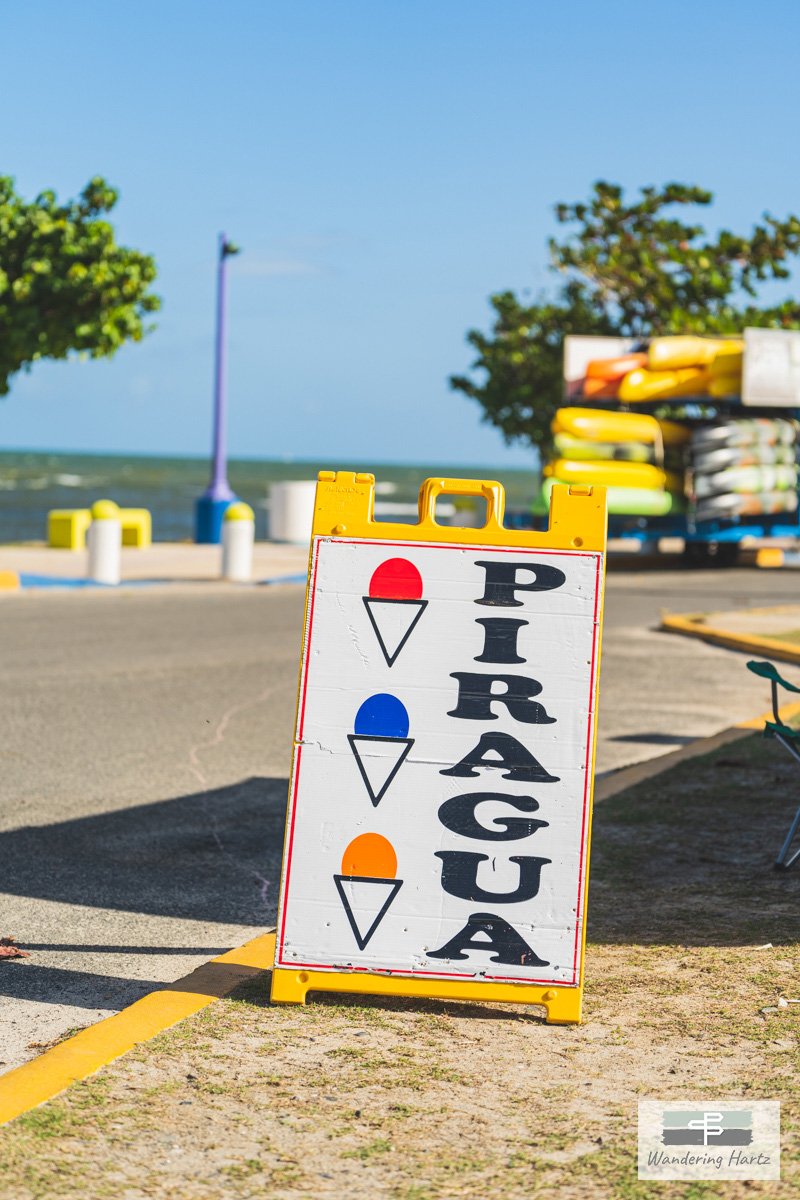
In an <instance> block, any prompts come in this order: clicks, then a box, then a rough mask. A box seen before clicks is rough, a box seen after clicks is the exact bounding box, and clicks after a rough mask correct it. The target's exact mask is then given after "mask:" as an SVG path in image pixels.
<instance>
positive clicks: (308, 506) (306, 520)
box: [269, 479, 317, 546]
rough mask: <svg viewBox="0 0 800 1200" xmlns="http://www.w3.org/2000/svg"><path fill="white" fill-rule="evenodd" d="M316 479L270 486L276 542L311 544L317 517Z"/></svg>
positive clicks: (271, 533)
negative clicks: (314, 521)
mask: <svg viewBox="0 0 800 1200" xmlns="http://www.w3.org/2000/svg"><path fill="white" fill-rule="evenodd" d="M316 492H317V485H316V483H315V482H314V481H313V480H305V479H290V480H287V481H286V482H285V483H273V485H272V487H271V488H270V489H269V537H270V541H272V542H292V543H294V544H295V545H298V546H307V545H308V543H309V542H310V540H311V525H312V522H313V520H314V497H315V495H316Z"/></svg>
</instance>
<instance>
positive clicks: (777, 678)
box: [747, 660, 800, 871]
mask: <svg viewBox="0 0 800 1200" xmlns="http://www.w3.org/2000/svg"><path fill="white" fill-rule="evenodd" d="M747 669H748V671H752V672H753V674H754V675H760V676H761V678H762V679H768V680H769V681H770V684H771V685H772V715H773V717H774V718H775V720H774V721H767V722H765V724H764V737H771V738H775V741H776V742H780V744H781V745H782V746H783V748H784V749H785V750H788V751H789V753H790V754H791V756H792V758H793V759H794V760H795V762H797V763H800V750H798V748H797V747H798V743H800V729H792V727H791V725H785V724H784V722H783V721H782V720H781V714H780V709H779V706H778V687H779V686H780V687H782V688H786V690H787V692H800V687H795V686H794V684H793V683H789V682H788V680H786V679H784V678H783V676H781V675H779V674H778V671H777V670H776V668H775V667H774V666H773V664H772V663H768V662H756V661H755V660H753V661H751V662H749V663H748V664H747ZM798 828H800V808H798V810H797V812H796V813H795V815H794V820H793V821H792V823H791V825H790V826H789V832H788V833H787V835H786V839H785V841H784V843H783V845H782V846H781V849H780V853H779V854H778V857H777V858H776V859H775V866H776V868H778V869H779V870H784V871H788V870H789V867H791V865H792V863H794V862H796V861H797V859H798V858H800V848H798V849H797V850H795V852H794V854H793V855H792V856H791V858H787V855H788V853H789V850H790V848H791V845H792V842H793V841H794V837H795V834H796V833H797V830H798Z"/></svg>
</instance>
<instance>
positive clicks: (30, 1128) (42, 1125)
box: [17, 1103, 71, 1138]
mask: <svg viewBox="0 0 800 1200" xmlns="http://www.w3.org/2000/svg"><path fill="white" fill-rule="evenodd" d="M17 1124H18V1125H19V1127H20V1128H21V1129H24V1130H25V1131H26V1132H27V1133H31V1134H33V1136H34V1137H35V1138H57V1137H63V1136H64V1135H65V1134H66V1133H68V1131H69V1127H70V1125H71V1116H70V1114H69V1113H68V1112H67V1111H66V1110H65V1109H63V1108H62V1107H61V1105H59V1104H54V1103H50V1104H47V1105H45V1106H44V1107H43V1108H34V1109H33V1111H32V1112H29V1113H24V1114H23V1115H22V1116H21V1117H18V1118H17Z"/></svg>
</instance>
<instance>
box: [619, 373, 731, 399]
mask: <svg viewBox="0 0 800 1200" xmlns="http://www.w3.org/2000/svg"><path fill="white" fill-rule="evenodd" d="M708 379H709V374H708V370H707V369H706V368H705V367H682V368H679V369H677V370H675V371H646V370H638V371H629V372H628V374H627V375H626V376H625V378H624V379H623V380H622V382H621V383H620V385H619V392H618V395H619V398H620V400H622V401H623V403H625V404H636V403H643V402H647V401H648V400H679V399H681V398H683V397H685V396H705V395H706V394H707V393H708Z"/></svg>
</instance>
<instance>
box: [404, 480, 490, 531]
mask: <svg viewBox="0 0 800 1200" xmlns="http://www.w3.org/2000/svg"><path fill="white" fill-rule="evenodd" d="M443 495H448V496H483V498H484V500H485V501H486V524H485V526H484V528H487V527H488V526H489V525H502V524H503V513H504V512H505V507H506V494H505V490H504V488H503V485H502V483H497V482H496V481H495V480H494V479H426V480H425V482H424V483H423V485H422V487H421V489H420V493H419V519H420V521H429V522H430V523H431V524H433V525H435V524H436V523H437V522H436V501H437V499H438V498H439V496H443Z"/></svg>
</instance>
